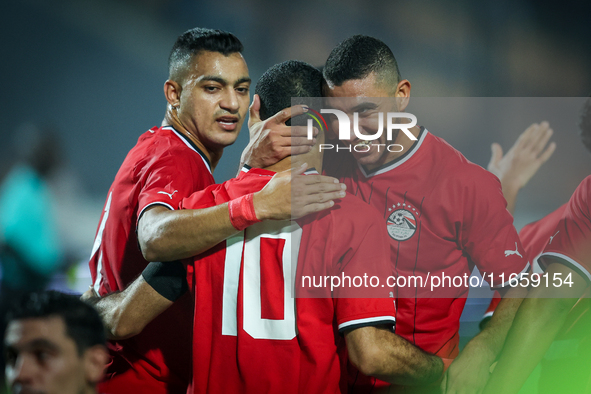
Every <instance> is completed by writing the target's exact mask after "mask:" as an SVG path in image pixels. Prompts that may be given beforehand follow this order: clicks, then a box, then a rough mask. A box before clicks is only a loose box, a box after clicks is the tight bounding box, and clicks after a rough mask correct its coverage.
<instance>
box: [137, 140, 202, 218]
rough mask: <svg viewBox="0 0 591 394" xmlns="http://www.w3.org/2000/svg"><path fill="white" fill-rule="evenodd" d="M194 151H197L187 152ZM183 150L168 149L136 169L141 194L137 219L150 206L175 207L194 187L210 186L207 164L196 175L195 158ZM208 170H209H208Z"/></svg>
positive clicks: (197, 188)
mask: <svg viewBox="0 0 591 394" xmlns="http://www.w3.org/2000/svg"><path fill="white" fill-rule="evenodd" d="M188 154H194V152H188ZM188 154H187V153H183V152H177V151H172V152H166V153H164V154H163V155H161V156H159V157H156V158H153V159H151V160H149V161H148V162H147V163H145V165H144V166H143V167H142V168H137V169H136V171H137V172H138V177H139V179H140V180H143V182H142V181H140V184H141V191H140V193H139V197H138V212H137V213H138V216H137V217H138V220H139V218H140V217H141V214H142V213H143V211H144V210H145V209H146V208H148V207H149V206H151V205H164V206H166V207H167V208H169V209H171V210H174V209H176V208H177V207H178V206H179V202H180V201H181V200H182V199H183V198H184V197H186V196H188V195H190V194H191V193H192V192H194V191H195V190H200V189H202V188H203V187H205V186H207V185H209V184H210V183H211V182H210V180H212V179H213V178H212V177H211V174H210V173H209V171H208V170H207V168H206V167H205V166H203V168H202V169H199V170H202V171H203V172H204V173H203V174H195V173H194V172H195V164H194V160H192V159H190V157H188ZM206 172H207V173H206Z"/></svg>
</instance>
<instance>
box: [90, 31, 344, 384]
mask: <svg viewBox="0 0 591 394" xmlns="http://www.w3.org/2000/svg"><path fill="white" fill-rule="evenodd" d="M241 51H242V44H241V43H240V41H239V40H238V39H237V38H236V37H235V36H234V35H232V34H230V33H227V32H222V31H219V30H210V29H201V28H195V29H191V30H189V31H187V32H185V33H184V34H182V35H181V36H180V37H179V38H178V39H177V41H176V43H175V45H174V47H173V49H172V52H171V54H170V58H169V79H168V80H167V81H166V83H165V84H164V94H165V98H166V100H167V108H166V113H165V118H164V121H163V123H162V126H161V127H153V128H152V129H150V130H149V131H147V132H146V133H144V134H143V135H141V136H140V138H139V140H138V143H137V144H136V146H135V147H134V148H133V149H132V150H131V151H130V152H129V154H128V155H127V157H126V158H125V160H124V162H123V164H122V165H121V168H120V169H119V171H118V173H117V175H116V177H115V180H114V182H113V184H112V185H111V187H110V189H109V191H108V195H107V199H106V203H105V206H104V210H103V214H102V216H101V219H100V223H99V226H98V230H97V235H96V239H95V242H94V246H93V249H92V253H91V258H90V263H89V265H90V270H91V274H92V282H93V286H92V287H93V289H94V291H95V292H97V293H98V294H100V295H104V294H107V293H111V292H115V291H120V290H123V289H124V288H125V287H126V286H127V285H128V284H129V283H131V282H132V281H133V280H134V279H136V278H137V276H138V275H139V274H140V273H141V272H142V270H143V269H144V268H145V267H146V265H147V264H148V261H154V260H157V261H168V260H174V259H177V258H185V257H190V256H193V255H196V254H198V253H200V252H202V251H203V250H206V249H207V248H209V247H211V246H213V245H215V244H217V243H218V242H220V241H221V240H223V239H225V238H227V237H228V236H230V235H232V234H235V233H236V232H237V230H236V229H235V228H234V227H233V226H232V225H231V224H230V223H227V222H225V221H223V220H220V217H224V215H225V216H227V214H228V207H227V204H226V205H224V206H219V207H215V208H211V209H207V210H199V211H195V210H182V211H180V210H176V209H177V207H178V204H179V202H180V201H181V200H182V199H183V198H185V197H187V196H189V195H190V194H191V193H193V192H195V191H197V190H201V189H203V188H205V187H207V186H208V185H210V184H212V183H214V179H213V175H212V172H213V169H214V168H215V166H216V164H217V163H218V161H219V160H220V157H221V155H222V152H223V149H224V147H226V146H228V145H230V144H232V143H233V142H234V141H235V140H236V138H237V136H238V133H239V131H240V128H241V126H242V123H243V121H244V118H245V116H246V111H247V107H248V103H249V89H250V77H249V74H248V68H247V66H246V63H245V61H244V59H243V57H242V55H241ZM293 110H294V113H297V112H298V111H299V113H301V112H302V109H301V107H300V108H295V109H293ZM290 115H291V113H290V110H286V111H283V112H282V113H281V114H279V115H278V118H276V119H274V120H275V122H267V123H265V124H264V125H260V127H262V128H266V127H275V126H276V127H279V128H281V127H282V128H283V129H285V128H286V127H285V125H282V122H281V120H282V119H283V120H284V119H288V118H289V117H290ZM277 120H279V121H277ZM306 150H307V149H306ZM258 153H259V154H262V153H261V152H258ZM267 155H268V156H272V155H271V154H270V153H269V152H267ZM290 179H291V176H290V174H289V172H286V173H283V174H278V176H276V177H275V178H274V179H273V180H271V182H270V183H269V184H268V185H267V187H266V188H265V189H264V190H262V191H261V192H259V193H257V194H256V195H255V196H254V205H255V214H256V215H257V217H258V218H259V219H262V218H275V219H282V218H289V217H290V216H291V214H292V207H293V208H294V209H295V210H296V211H298V213H299V214H306V213H309V212H315V211H318V210H321V209H324V208H328V207H329V206H331V202H329V200H331V199H334V198H337V197H338V193H339V192H340V191H341V185H339V184H338V183H334V182H333V180H332V179H328V177H321V176H311V177H305V178H304V177H302V179H305V180H302V181H301V185H300V186H301V187H298V189H297V191H298V193H302V194H303V198H301V199H299V200H298V203H300V206H299V208H298V207H297V206H296V205H297V204H293V205H291V204H289V196H290V190H291V184H290ZM320 189H321V190H322V191H323V192H324V193H322V192H321V193H318V192H319V190H320ZM306 193H308V194H306ZM307 195H311V197H310V198H306V196H307ZM296 208H297V209H296ZM296 216H297V215H296ZM138 245H139V246H140V247H141V250H140V248H138ZM192 310H193V308H192V300H191V299H190V297H188V296H187V297H185V298H183V299H181V300H179V301H178V302H177V303H176V304H175V305H174V306H173V307H172V308H170V309H169V310H168V311H166V312H165V313H164V314H163V315H162V316H160V317H159V318H157V319H156V320H155V321H154V322H153V323H151V324H149V325H148V326H147V327H146V328H145V330H143V332H142V333H141V334H140V335H137V336H135V337H134V338H130V339H128V340H119V341H111V342H109V351H110V354H111V362H110V364H109V367H108V369H107V374H106V380H105V381H104V382H103V383H102V384H101V386H100V390H101V391H103V392H109V393H129V392H142V393H184V392H185V391H186V388H187V385H188V384H189V381H190V376H191V350H190V347H189V346H187V344H188V343H190V341H191V322H192V321H191V320H192V319H191V315H192Z"/></svg>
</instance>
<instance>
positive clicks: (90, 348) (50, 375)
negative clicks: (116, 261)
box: [4, 291, 108, 394]
mask: <svg viewBox="0 0 591 394" xmlns="http://www.w3.org/2000/svg"><path fill="white" fill-rule="evenodd" d="M5 322H6V324H7V329H6V336H5V337H4V347H5V349H4V351H5V354H6V381H7V383H8V386H9V389H10V390H11V392H12V393H33V392H34V393H45V394H90V393H96V392H97V391H96V384H97V382H98V381H99V380H100V379H101V377H102V376H103V371H104V369H105V365H106V363H107V359H108V354H107V348H106V337H105V331H104V328H103V325H102V322H101V320H100V317H99V316H98V313H97V312H96V311H95V310H94V309H93V308H92V307H91V306H88V305H86V304H84V303H83V302H82V301H80V299H79V298H78V297H77V296H74V295H69V294H64V293H60V292H57V291H44V292H36V293H31V294H27V295H25V296H23V297H21V298H20V299H18V300H17V301H16V302H14V303H13V304H11V305H10V306H9V308H8V313H7V315H6V320H5Z"/></svg>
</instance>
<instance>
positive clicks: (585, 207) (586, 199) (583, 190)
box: [564, 175, 591, 220]
mask: <svg viewBox="0 0 591 394" xmlns="http://www.w3.org/2000/svg"><path fill="white" fill-rule="evenodd" d="M590 205H591V175H589V176H588V177H586V178H585V179H583V181H582V182H581V183H580V184H579V186H578V187H577V189H576V190H575V192H574V193H573V195H572V196H571V198H570V200H569V201H568V204H567V207H566V211H565V214H564V217H570V218H576V217H578V218H583V217H586V218H587V220H591V214H590V212H591V207H590Z"/></svg>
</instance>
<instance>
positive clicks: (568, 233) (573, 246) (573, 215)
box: [542, 176, 591, 283]
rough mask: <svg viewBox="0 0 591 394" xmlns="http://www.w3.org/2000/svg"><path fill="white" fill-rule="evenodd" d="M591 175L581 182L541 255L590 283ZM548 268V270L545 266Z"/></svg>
mask: <svg viewBox="0 0 591 394" xmlns="http://www.w3.org/2000/svg"><path fill="white" fill-rule="evenodd" d="M590 194H591V176H588V177H587V178H585V179H584V180H583V182H581V184H580V185H579V187H577V190H575V192H574V194H573V195H572V197H571V198H570V200H569V202H568V205H567V207H566V210H565V211H564V215H563V216H562V219H560V221H559V222H558V226H557V227H556V229H555V231H554V236H553V237H552V238H551V239H550V241H549V242H548V245H546V248H545V249H544V252H543V253H542V256H548V257H553V258H555V260H554V261H557V260H558V261H559V262H561V263H562V264H564V265H566V266H568V267H569V268H571V269H573V270H575V271H576V272H578V273H579V274H580V275H581V276H582V277H583V278H585V279H586V280H587V281H588V282H589V283H591V215H590V211H589V202H591V195H590ZM543 268H546V267H543Z"/></svg>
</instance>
